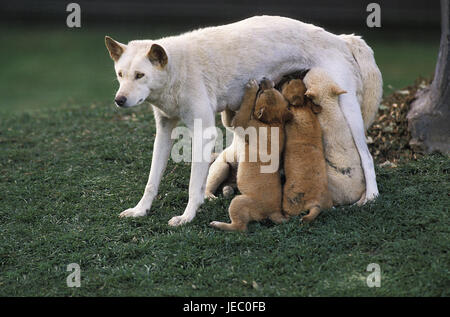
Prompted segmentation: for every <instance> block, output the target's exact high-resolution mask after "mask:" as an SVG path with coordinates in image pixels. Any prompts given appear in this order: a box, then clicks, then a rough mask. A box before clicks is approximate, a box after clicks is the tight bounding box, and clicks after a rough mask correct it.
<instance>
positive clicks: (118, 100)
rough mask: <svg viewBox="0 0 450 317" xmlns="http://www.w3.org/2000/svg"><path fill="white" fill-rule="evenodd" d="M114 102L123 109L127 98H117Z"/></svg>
mask: <svg viewBox="0 0 450 317" xmlns="http://www.w3.org/2000/svg"><path fill="white" fill-rule="evenodd" d="M114 101H115V102H116V105H118V106H119V107H123V106H124V105H125V103H126V102H127V97H125V96H117V97H116V99H114Z"/></svg>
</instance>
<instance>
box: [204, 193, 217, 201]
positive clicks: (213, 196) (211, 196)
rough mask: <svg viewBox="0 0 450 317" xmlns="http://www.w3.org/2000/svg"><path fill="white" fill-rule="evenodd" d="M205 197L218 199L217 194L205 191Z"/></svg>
mask: <svg viewBox="0 0 450 317" xmlns="http://www.w3.org/2000/svg"><path fill="white" fill-rule="evenodd" d="M205 199H208V200H214V199H217V196H216V195H214V194H213V193H205Z"/></svg>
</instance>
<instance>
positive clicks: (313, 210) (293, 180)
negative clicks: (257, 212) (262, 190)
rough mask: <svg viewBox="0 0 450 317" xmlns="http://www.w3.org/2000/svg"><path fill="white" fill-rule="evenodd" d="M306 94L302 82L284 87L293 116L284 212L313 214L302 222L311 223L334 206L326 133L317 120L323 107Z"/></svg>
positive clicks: (288, 131)
mask: <svg viewBox="0 0 450 317" xmlns="http://www.w3.org/2000/svg"><path fill="white" fill-rule="evenodd" d="M305 92H306V87H305V85H304V84H303V81H302V80H301V79H293V80H291V81H288V82H286V83H285V84H284V85H283V86H282V94H283V96H284V97H285V98H286V99H287V100H288V101H289V103H290V110H291V112H292V115H293V119H292V120H291V121H290V122H287V123H286V125H285V131H286V143H285V150H284V173H285V176H286V183H285V184H284V187H283V211H284V212H285V213H286V214H287V215H289V216H296V215H298V214H300V213H301V212H302V211H309V213H308V214H307V215H306V216H304V217H303V218H302V221H303V222H311V221H313V220H314V219H315V218H316V217H317V216H318V215H319V213H320V211H321V209H326V208H331V207H332V205H333V203H332V200H331V196H330V194H329V192H328V180H327V169H326V163H325V157H324V152H323V146H322V130H321V127H320V124H319V119H318V118H317V114H318V113H320V111H321V107H320V106H318V105H315V104H313V103H312V101H311V100H309V99H308V98H306V97H305Z"/></svg>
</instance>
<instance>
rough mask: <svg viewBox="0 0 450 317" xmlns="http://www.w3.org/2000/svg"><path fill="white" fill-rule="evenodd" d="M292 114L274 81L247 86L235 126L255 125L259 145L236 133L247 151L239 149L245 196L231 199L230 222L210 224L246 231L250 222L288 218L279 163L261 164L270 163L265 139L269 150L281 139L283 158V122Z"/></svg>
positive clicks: (240, 184)
mask: <svg viewBox="0 0 450 317" xmlns="http://www.w3.org/2000/svg"><path fill="white" fill-rule="evenodd" d="M257 93H258V95H257ZM252 114H253V115H252ZM252 117H253V118H252ZM291 117H292V115H291V114H290V112H289V110H288V103H287V101H286V100H285V98H284V97H283V96H282V95H281V93H280V92H279V91H278V90H276V89H274V84H273V82H271V81H269V80H263V81H262V82H261V90H260V91H259V92H258V84H257V83H256V81H251V82H250V83H249V84H248V85H247V86H246V92H245V95H244V98H243V101H242V104H241V107H240V110H239V111H238V112H237V113H236V115H235V117H234V119H233V121H232V126H233V127H235V128H236V127H241V128H242V129H247V128H249V127H253V128H256V138H254V139H253V140H255V139H256V140H257V147H254V146H252V145H251V144H250V140H251V139H250V138H249V141H247V140H245V138H246V134H244V133H239V132H236V134H235V137H238V138H243V139H244V140H245V141H244V144H245V149H244V151H239V152H238V155H239V166H238V174H237V185H238V188H239V191H240V192H241V193H242V195H239V196H236V197H235V198H234V199H233V200H232V201H231V204H230V207H229V214H230V218H231V223H223V222H217V221H213V222H211V226H213V227H216V228H220V229H223V230H230V231H234V230H236V231H246V230H247V224H248V223H249V222H250V221H259V220H263V219H266V218H269V219H271V220H272V221H273V222H276V223H280V222H283V221H285V220H286V218H285V217H284V216H283V214H282V212H281V198H282V188H281V179H280V173H279V165H277V166H275V170H274V171H273V172H262V167H264V165H267V163H264V162H263V159H262V157H261V155H262V152H261V148H262V147H263V144H262V142H267V144H266V145H267V147H266V149H273V148H272V145H271V143H272V142H278V153H277V154H278V158H279V157H280V153H281V152H282V151H283V143H284V127H283V126H284V122H285V121H288V120H290V118H291ZM274 127H275V128H278V138H277V136H276V134H275V135H273V133H272V128H274ZM260 128H263V129H265V130H266V131H267V140H263V139H261V138H260V134H261V133H262V130H261V129H260ZM272 136H273V138H272ZM253 145H255V144H253ZM255 150H256V152H257V153H256V154H257V155H256V160H255V162H252V161H251V160H250V159H249V158H250V157H251V152H252V151H255ZM271 154H272V155H273V154H274V153H271ZM242 156H245V157H242Z"/></svg>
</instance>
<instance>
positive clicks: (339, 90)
mask: <svg viewBox="0 0 450 317" xmlns="http://www.w3.org/2000/svg"><path fill="white" fill-rule="evenodd" d="M331 91H332V92H333V94H335V95H336V96H339V95H342V94H345V93H347V91H345V90H343V89H342V88H341V87H339V86H338V85H333V86H331Z"/></svg>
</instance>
